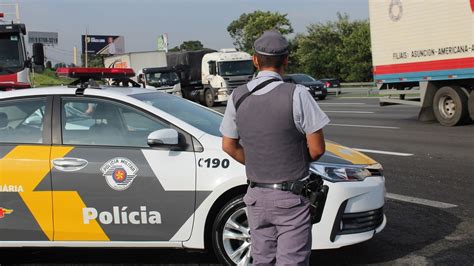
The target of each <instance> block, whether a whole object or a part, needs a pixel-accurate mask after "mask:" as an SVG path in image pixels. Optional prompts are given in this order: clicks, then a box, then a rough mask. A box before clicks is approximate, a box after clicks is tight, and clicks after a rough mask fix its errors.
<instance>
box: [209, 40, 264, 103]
mask: <svg viewBox="0 0 474 266" xmlns="http://www.w3.org/2000/svg"><path fill="white" fill-rule="evenodd" d="M254 73H255V67H254V65H253V62H252V56H251V55H250V54H248V53H245V52H238V51H237V50H235V49H221V50H219V51H218V52H214V53H208V54H205V55H204V57H203V58H202V65H201V75H202V84H203V86H204V103H205V105H207V106H212V105H213V104H214V102H226V101H227V100H228V98H229V95H230V94H231V93H232V91H233V90H234V89H235V88H237V87H238V86H240V85H243V84H246V83H247V82H249V81H250V80H251V79H252V78H253V75H254Z"/></svg>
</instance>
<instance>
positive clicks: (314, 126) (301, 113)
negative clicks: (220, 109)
mask: <svg viewBox="0 0 474 266" xmlns="http://www.w3.org/2000/svg"><path fill="white" fill-rule="evenodd" d="M275 78H276V79H280V80H282V78H281V76H280V75H279V74H278V73H276V72H273V71H260V72H259V73H258V75H257V77H256V78H255V79H254V80H252V81H250V82H249V83H248V84H247V88H248V89H249V91H252V90H253V89H254V88H255V87H256V86H257V85H259V84H260V83H262V82H264V81H266V80H269V79H275ZM281 83H283V81H275V82H272V83H270V84H269V85H267V86H266V87H265V88H263V89H261V90H259V91H256V92H255V93H253V95H263V94H265V93H268V92H270V91H272V90H273V89H275V88H276V87H277V86H278V85H280V84H281ZM232 98H233V97H229V100H228V101H227V107H226V110H225V114H224V119H223V120H222V124H221V126H220V131H221V133H222V135H224V136H226V137H228V138H232V139H239V133H238V130H237V124H236V110H235V105H234V103H233V100H232ZM293 119H294V122H295V126H296V128H297V129H298V131H300V132H301V133H302V134H311V133H314V132H316V131H318V130H320V129H322V128H323V127H324V126H326V125H327V124H328V123H329V118H328V117H327V115H326V114H325V113H324V112H323V111H322V110H321V108H320V107H319V105H318V104H317V103H316V101H315V100H314V99H313V96H311V94H310V93H309V91H308V88H307V87H305V86H302V85H296V89H295V92H294V94H293Z"/></svg>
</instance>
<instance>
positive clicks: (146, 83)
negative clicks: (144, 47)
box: [104, 51, 181, 96]
mask: <svg viewBox="0 0 474 266" xmlns="http://www.w3.org/2000/svg"><path fill="white" fill-rule="evenodd" d="M104 65H105V67H109V68H132V69H133V71H134V72H135V73H136V76H135V77H133V78H132V80H134V81H136V82H138V83H140V84H142V86H143V87H144V88H147V89H154V90H159V91H163V92H167V93H170V94H174V95H177V96H181V87H180V85H179V82H178V83H176V82H175V83H173V80H172V79H168V78H167V76H168V75H167V74H164V75H163V76H161V75H160V74H156V75H155V74H154V73H147V74H145V75H144V71H143V70H144V69H148V68H165V67H166V66H167V62H166V53H165V52H162V51H148V52H133V53H126V54H120V55H114V56H109V57H106V58H104ZM145 78H148V80H146V79H145ZM168 80H169V81H168Z"/></svg>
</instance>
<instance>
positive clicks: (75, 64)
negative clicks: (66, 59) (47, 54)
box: [72, 46, 77, 66]
mask: <svg viewBox="0 0 474 266" xmlns="http://www.w3.org/2000/svg"><path fill="white" fill-rule="evenodd" d="M72 53H73V54H74V66H77V47H76V46H74V47H73V48H72Z"/></svg>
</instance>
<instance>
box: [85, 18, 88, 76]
mask: <svg viewBox="0 0 474 266" xmlns="http://www.w3.org/2000/svg"><path fill="white" fill-rule="evenodd" d="M87 28H88V27H86V36H85V38H84V42H85V44H84V47H85V51H84V53H85V54H84V58H85V61H86V63H85V66H86V67H87V66H88V64H87V63H88V62H87V59H88V57H87V31H88V29H87Z"/></svg>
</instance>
